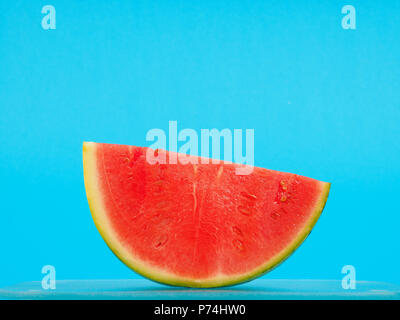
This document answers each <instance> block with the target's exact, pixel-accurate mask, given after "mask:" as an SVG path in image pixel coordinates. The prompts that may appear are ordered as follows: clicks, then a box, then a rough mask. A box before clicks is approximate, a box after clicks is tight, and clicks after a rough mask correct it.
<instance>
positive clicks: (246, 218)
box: [83, 142, 330, 287]
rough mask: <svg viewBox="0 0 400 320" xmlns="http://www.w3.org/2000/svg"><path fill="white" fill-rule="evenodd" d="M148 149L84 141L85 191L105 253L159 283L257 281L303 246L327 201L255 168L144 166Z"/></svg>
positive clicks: (310, 184) (291, 178)
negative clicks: (242, 171) (248, 170)
mask: <svg viewBox="0 0 400 320" xmlns="http://www.w3.org/2000/svg"><path fill="white" fill-rule="evenodd" d="M147 149H148V148H144V147H135V146H125V145H113V144H102V143H93V142H88V143H84V147H83V161H84V177H85V186H86V192H87V197H88V201H89V205H90V208H91V212H92V216H93V219H94V221H95V224H96V226H97V228H98V229H99V231H100V233H101V235H102V236H103V238H104V240H105V241H106V243H107V244H108V245H109V247H110V248H111V249H112V251H113V252H114V253H115V254H116V255H117V256H118V257H119V258H120V259H121V260H122V261H123V262H124V263H126V264H127V265H128V266H129V267H131V268H132V269H133V270H135V271H137V272H138V273H140V274H142V275H144V276H146V277H148V278H150V279H153V280H155V281H158V282H162V283H167V284H172V285H181V286H189V287H216V286H223V285H230V284H235V283H240V282H243V281H247V280H250V279H252V278H255V277H257V276H260V275H261V274H263V273H265V272H267V271H269V270H271V269H272V268H274V267H275V266H276V265H278V264H279V263H280V262H282V261H283V260H284V259H285V258H287V257H288V256H289V255H290V254H291V253H292V252H293V251H294V250H295V249H296V248H297V247H298V246H299V245H300V244H301V242H302V241H303V240H304V239H305V238H306V236H307V235H308V234H309V232H310V231H311V229H312V227H313V226H314V224H315V223H316V221H317V219H318V217H319V215H320V214H321V212H322V210H323V207H324V205H325V202H326V199H327V196H328V193H329V186H330V184H329V183H325V182H321V181H318V180H314V179H311V178H307V177H303V176H299V175H296V174H291V173H284V172H278V171H272V170H267V169H263V168H258V167H254V170H253V172H252V173H251V174H249V175H237V174H236V172H235V169H236V168H237V167H238V165H237V164H233V163H227V162H222V161H221V162H220V164H201V161H200V160H199V161H197V162H198V164H185V165H183V164H180V163H179V162H178V163H177V164H150V163H149V162H148V161H146V151H147ZM165 152H166V151H165ZM166 153H167V159H168V158H169V156H170V155H171V153H170V152H166ZM195 158H196V157H195Z"/></svg>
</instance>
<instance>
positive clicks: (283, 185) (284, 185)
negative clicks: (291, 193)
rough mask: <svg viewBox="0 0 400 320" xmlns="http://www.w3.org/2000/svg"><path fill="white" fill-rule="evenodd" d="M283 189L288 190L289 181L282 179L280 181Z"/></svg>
mask: <svg viewBox="0 0 400 320" xmlns="http://www.w3.org/2000/svg"><path fill="white" fill-rule="evenodd" d="M280 184H281V187H282V190H287V188H288V187H287V181H286V180H281V182H280Z"/></svg>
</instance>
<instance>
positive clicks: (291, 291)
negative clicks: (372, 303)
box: [0, 279, 400, 300]
mask: <svg viewBox="0 0 400 320" xmlns="http://www.w3.org/2000/svg"><path fill="white" fill-rule="evenodd" d="M0 299H33V300H40V299H85V300H86V299H135V300H141V299H152V300H173V299H178V300H179V299H187V300H193V299H200V300H201V299H210V300H231V299H232V300H237V299H243V300H246V299H256V300H263V299H269V300H271V299H284V300H287V299H346V300H347V299H374V300H375V299H385V300H386V299H388V300H389V299H390V300H392V299H395V300H400V286H397V285H394V284H390V283H383V282H373V281H357V284H356V288H355V289H347V290H345V289H343V288H342V284H341V281H338V280H278V279H276V280H275V279H268V280H267V279H258V280H254V281H251V282H248V283H244V284H241V285H237V286H232V287H224V288H214V289H195V288H181V287H171V286H166V285H162V284H158V283H154V282H152V281H149V280H144V279H135V280H131V279H129V280H124V279H121V280H57V282H56V288H55V289H47V290H45V289H43V288H42V285H41V282H40V281H32V282H23V283H20V284H17V285H14V286H10V287H6V288H2V289H0Z"/></svg>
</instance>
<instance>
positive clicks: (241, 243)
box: [232, 239, 243, 251]
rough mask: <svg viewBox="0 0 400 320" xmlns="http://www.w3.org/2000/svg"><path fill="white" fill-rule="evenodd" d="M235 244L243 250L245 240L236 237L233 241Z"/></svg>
mask: <svg viewBox="0 0 400 320" xmlns="http://www.w3.org/2000/svg"><path fill="white" fill-rule="evenodd" d="M232 244H233V246H234V247H235V248H236V249H238V250H239V251H243V242H242V241H240V240H239V239H234V240H233V241H232Z"/></svg>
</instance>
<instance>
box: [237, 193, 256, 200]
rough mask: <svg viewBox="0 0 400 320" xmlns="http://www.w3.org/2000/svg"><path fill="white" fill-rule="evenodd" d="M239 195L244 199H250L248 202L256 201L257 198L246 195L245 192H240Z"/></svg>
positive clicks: (252, 195)
mask: <svg viewBox="0 0 400 320" xmlns="http://www.w3.org/2000/svg"><path fill="white" fill-rule="evenodd" d="M240 195H241V196H243V197H245V198H247V199H250V200H256V199H257V196H255V195H254V194H250V193H247V192H241V193H240Z"/></svg>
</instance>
